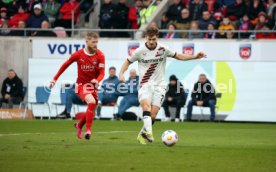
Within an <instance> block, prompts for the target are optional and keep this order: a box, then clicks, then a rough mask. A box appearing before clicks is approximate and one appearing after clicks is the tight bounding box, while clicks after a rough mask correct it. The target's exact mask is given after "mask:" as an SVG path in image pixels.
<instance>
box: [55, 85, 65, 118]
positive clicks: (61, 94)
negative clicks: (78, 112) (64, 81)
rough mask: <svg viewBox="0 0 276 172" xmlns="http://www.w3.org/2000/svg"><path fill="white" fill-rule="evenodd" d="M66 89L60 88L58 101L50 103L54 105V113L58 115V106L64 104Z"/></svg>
mask: <svg viewBox="0 0 276 172" xmlns="http://www.w3.org/2000/svg"><path fill="white" fill-rule="evenodd" d="M65 91H66V90H65V89H64V88H62V87H61V88H60V94H59V96H60V102H53V103H52V105H53V106H54V107H55V110H56V115H58V106H65V103H66V92H65Z"/></svg>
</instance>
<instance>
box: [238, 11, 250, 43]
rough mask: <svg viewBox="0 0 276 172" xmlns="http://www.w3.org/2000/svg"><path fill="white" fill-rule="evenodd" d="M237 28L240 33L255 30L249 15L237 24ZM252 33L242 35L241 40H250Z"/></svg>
mask: <svg viewBox="0 0 276 172" xmlns="http://www.w3.org/2000/svg"><path fill="white" fill-rule="evenodd" d="M237 28H238V30H240V31H248V30H253V26H252V24H251V22H250V20H249V17H248V15H247V14H245V15H244V16H243V17H242V18H241V19H240V21H239V22H238V24H237ZM249 36H250V33H240V37H241V38H249Z"/></svg>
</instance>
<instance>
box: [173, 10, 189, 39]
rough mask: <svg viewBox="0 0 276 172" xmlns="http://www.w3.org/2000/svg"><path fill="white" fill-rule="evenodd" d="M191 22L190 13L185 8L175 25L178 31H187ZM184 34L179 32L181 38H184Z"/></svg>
mask: <svg viewBox="0 0 276 172" xmlns="http://www.w3.org/2000/svg"><path fill="white" fill-rule="evenodd" d="M191 21H192V20H191V18H190V11H189V10H188V9H187V8H184V9H183V10H182V11H181V18H179V19H178V20H177V23H176V24H175V25H176V27H177V29H179V30H189V29H190V27H191ZM186 34H187V33H186V32H181V33H180V36H181V38H185V37H186Z"/></svg>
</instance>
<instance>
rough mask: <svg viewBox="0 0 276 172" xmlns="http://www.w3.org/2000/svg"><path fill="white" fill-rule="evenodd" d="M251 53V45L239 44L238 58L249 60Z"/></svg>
mask: <svg viewBox="0 0 276 172" xmlns="http://www.w3.org/2000/svg"><path fill="white" fill-rule="evenodd" d="M251 52H252V51H251V44H240V57H241V58H242V59H249V58H250V57H251Z"/></svg>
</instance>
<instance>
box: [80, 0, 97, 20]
mask: <svg viewBox="0 0 276 172" xmlns="http://www.w3.org/2000/svg"><path fill="white" fill-rule="evenodd" d="M93 5H94V0H84V1H83V3H82V4H81V5H80V10H81V11H83V12H84V13H87V12H88V10H90V9H91V8H92V7H93ZM93 8H94V7H93ZM93 10H94V9H92V10H91V12H93ZM89 17H90V13H88V14H87V15H86V16H85V23H86V25H88V22H89Z"/></svg>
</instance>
